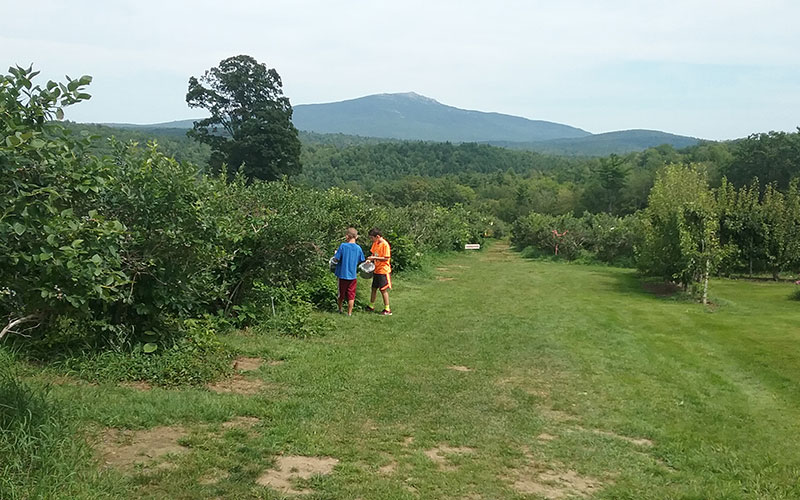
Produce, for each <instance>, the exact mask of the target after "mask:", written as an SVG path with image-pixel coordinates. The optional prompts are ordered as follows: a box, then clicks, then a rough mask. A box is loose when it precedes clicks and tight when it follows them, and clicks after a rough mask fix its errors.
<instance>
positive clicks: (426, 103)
mask: <svg viewBox="0 0 800 500" xmlns="http://www.w3.org/2000/svg"><path fill="white" fill-rule="evenodd" d="M194 121H195V120H178V121H174V122H163V123H155V124H149V125H134V124H125V123H106V124H104V125H108V126H112V127H118V128H129V129H139V130H142V129H153V130H159V131H163V130H165V129H173V130H180V129H190V128H192V125H193V122H194ZM293 122H294V124H295V127H297V128H298V129H299V130H301V131H304V132H310V133H316V134H343V135H346V136H358V137H365V138H376V139H386V140H418V141H431V142H454V143H462V142H477V143H485V144H491V145H494V146H499V147H506V148H510V149H524V150H530V151H538V152H544V153H551V154H559V155H589V156H599V155H608V154H612V153H618V154H622V153H629V152H633V151H642V150H644V149H647V148H649V147H654V146H659V145H662V144H669V145H671V146H673V147H675V148H678V149H680V148H683V147H688V146H692V145H694V144H697V143H698V142H700V139H698V138H695V137H688V136H681V135H676V134H671V133H668V132H662V131H658V130H646V129H631V130H620V131H613V132H604V133H600V134H592V133H590V132H587V131H585V130H583V129H580V128H577V127H572V126H569V125H565V124H561V123H555V122H549V121H545V120H531V119H528V118H523V117H520V116H514V115H507V114H503V113H496V112H484V111H475V110H467V109H461V108H456V107H454V106H448V105H446V104H442V103H440V102H439V101H437V100H435V99H432V98H430V97H426V96H423V95H421V94H417V93H415V92H404V93H383V94H373V95H369V96H364V97H358V98H355V99H348V100H344V101H337V102H330V103H321V104H300V105H297V106H294V108H293Z"/></svg>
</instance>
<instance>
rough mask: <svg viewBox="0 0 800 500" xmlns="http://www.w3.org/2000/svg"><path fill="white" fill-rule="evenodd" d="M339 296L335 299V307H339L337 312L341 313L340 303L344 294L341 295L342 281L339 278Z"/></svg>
mask: <svg viewBox="0 0 800 500" xmlns="http://www.w3.org/2000/svg"><path fill="white" fill-rule="evenodd" d="M338 281H339V283H338V284H339V295H338V296H337V297H336V305H337V306H338V307H339V312H342V302H343V301H344V294H343V293H342V279H341V278H339V280H338Z"/></svg>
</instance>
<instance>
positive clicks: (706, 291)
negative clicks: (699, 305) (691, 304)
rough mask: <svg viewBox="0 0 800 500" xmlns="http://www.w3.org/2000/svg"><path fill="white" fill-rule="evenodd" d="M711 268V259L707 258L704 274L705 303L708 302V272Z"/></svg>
mask: <svg viewBox="0 0 800 500" xmlns="http://www.w3.org/2000/svg"><path fill="white" fill-rule="evenodd" d="M710 269H711V260H710V259H706V272H705V273H704V276H703V304H708V274H709V270H710Z"/></svg>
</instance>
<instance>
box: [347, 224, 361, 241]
mask: <svg viewBox="0 0 800 500" xmlns="http://www.w3.org/2000/svg"><path fill="white" fill-rule="evenodd" d="M344 236H345V238H347V239H348V240H355V239H358V231H356V228H354V227H348V228H347V232H346V233H344Z"/></svg>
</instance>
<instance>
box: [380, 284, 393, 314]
mask: <svg viewBox="0 0 800 500" xmlns="http://www.w3.org/2000/svg"><path fill="white" fill-rule="evenodd" d="M381 297H383V309H384V310H385V311H391V310H392V309H391V308H390V307H389V289H388V288H387V289H385V290H381Z"/></svg>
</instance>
